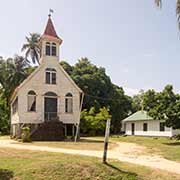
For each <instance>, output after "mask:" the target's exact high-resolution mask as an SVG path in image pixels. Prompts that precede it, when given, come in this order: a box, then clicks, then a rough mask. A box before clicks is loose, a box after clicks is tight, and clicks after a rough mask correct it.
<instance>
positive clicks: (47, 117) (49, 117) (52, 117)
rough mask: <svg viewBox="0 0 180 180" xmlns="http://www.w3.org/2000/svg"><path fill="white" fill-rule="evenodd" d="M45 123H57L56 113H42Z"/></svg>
mask: <svg viewBox="0 0 180 180" xmlns="http://www.w3.org/2000/svg"><path fill="white" fill-rule="evenodd" d="M44 120H45V122H49V121H59V116H58V113H57V112H45V113H44Z"/></svg>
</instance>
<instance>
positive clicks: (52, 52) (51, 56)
mask: <svg viewBox="0 0 180 180" xmlns="http://www.w3.org/2000/svg"><path fill="white" fill-rule="evenodd" d="M61 43H62V40H61V39H60V37H59V36H58V35H57V33H56V30H55V28H54V25H53V22H52V19H51V15H49V17H48V22H47V25H46V28H45V30H44V33H43V35H42V36H41V62H42V61H44V60H48V61H49V60H57V61H58V60H59V46H60V45H61Z"/></svg>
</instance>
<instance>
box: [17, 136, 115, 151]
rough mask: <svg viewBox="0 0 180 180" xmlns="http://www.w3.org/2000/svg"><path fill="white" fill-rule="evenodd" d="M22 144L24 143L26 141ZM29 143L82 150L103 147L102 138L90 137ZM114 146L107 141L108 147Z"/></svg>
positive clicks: (100, 148) (98, 149)
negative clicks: (77, 139) (92, 138)
mask: <svg viewBox="0 0 180 180" xmlns="http://www.w3.org/2000/svg"><path fill="white" fill-rule="evenodd" d="M17 143H18V142H17ZM21 144H22V143H21ZM23 144H24V145H26V143H23ZM28 144H29V143H28ZM31 145H36V146H48V147H56V148H65V149H76V150H82V149H83V150H96V151H102V150H103V147H104V142H103V141H102V140H90V139H83V138H81V140H80V141H78V142H77V143H75V142H73V141H33V142H32V143H31ZM114 147H116V143H113V142H112V143H109V149H112V148H114Z"/></svg>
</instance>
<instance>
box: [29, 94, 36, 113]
mask: <svg viewBox="0 0 180 180" xmlns="http://www.w3.org/2000/svg"><path fill="white" fill-rule="evenodd" d="M28 111H29V112H34V111H36V93H35V92H34V91H29V92H28Z"/></svg>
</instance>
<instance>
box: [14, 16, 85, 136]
mask: <svg viewBox="0 0 180 180" xmlns="http://www.w3.org/2000/svg"><path fill="white" fill-rule="evenodd" d="M61 43H62V40H61V39H60V38H59V36H58V35H57V33H56V31H55V28H54V26H53V23H52V20H51V17H50V16H49V19H48V22H47V25H46V28H45V31H44V33H43V35H42V36H41V38H40V44H41V58H40V65H39V66H38V68H37V69H36V70H35V71H34V72H33V73H32V74H30V76H29V77H28V78H27V79H25V80H24V82H22V84H20V85H19V86H18V87H17V88H16V89H15V91H14V93H13V95H12V97H11V135H12V136H13V137H16V136H18V135H19V134H20V131H21V129H22V127H24V126H28V127H30V129H31V133H32V132H35V130H38V128H39V129H40V131H39V134H38V136H39V137H41V139H43V137H42V136H56V135H55V131H57V134H58V133H59V132H58V131H63V132H61V133H59V134H61V135H62V134H63V136H66V135H72V136H74V134H75V131H76V127H77V125H78V124H79V121H80V104H81V97H82V94H83V91H82V90H81V89H80V88H79V87H78V86H77V85H76V84H75V82H74V81H73V80H72V79H71V77H70V76H69V75H68V74H67V73H66V72H65V70H64V69H63V68H62V67H61V65H60V64H59V52H60V50H59V46H60V45H61ZM55 121H56V122H55ZM57 121H59V122H61V124H62V126H63V130H60V128H58V127H61V126H60V125H59V126H58V125H57ZM48 122H54V126H53V127H54V129H53V128H52V123H51V128H50V127H48V125H47V123H48ZM42 124H45V126H44V129H43V125H42ZM48 133H49V134H48ZM55 138H56V137H55ZM49 139H53V138H51V137H49ZM57 139H58V138H57Z"/></svg>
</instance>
